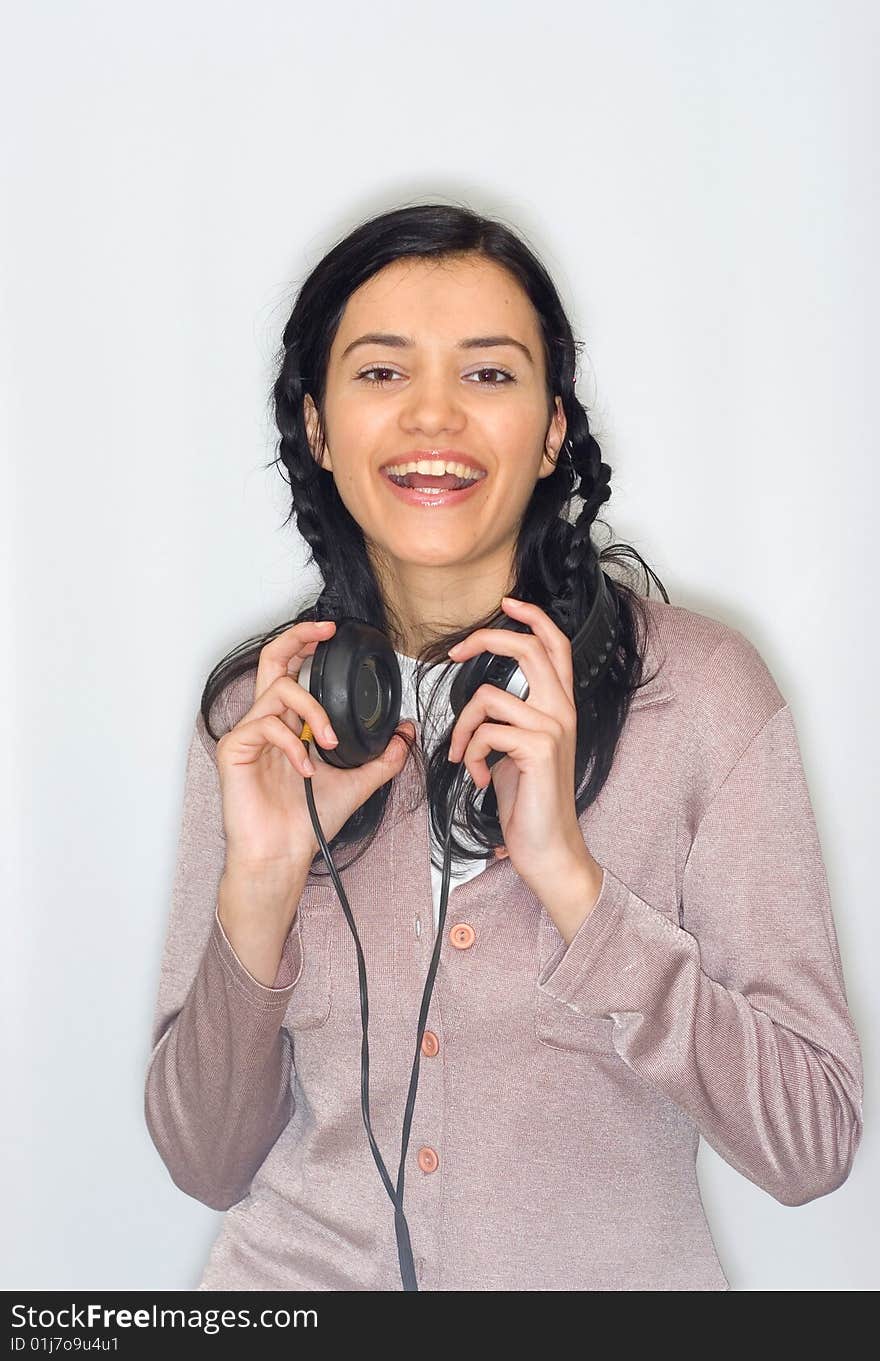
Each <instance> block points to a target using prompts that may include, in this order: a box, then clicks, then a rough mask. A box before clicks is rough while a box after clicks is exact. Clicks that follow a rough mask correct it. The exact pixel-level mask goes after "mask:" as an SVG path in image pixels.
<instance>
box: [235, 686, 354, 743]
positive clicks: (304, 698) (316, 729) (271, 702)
mask: <svg viewBox="0 0 880 1361" xmlns="http://www.w3.org/2000/svg"><path fill="white" fill-rule="evenodd" d="M288 713H291V714H293V717H294V721H295V720H297V719H298V720H299V727H298V728H296V727H292V728H291V731H292V732H295V733H296V734H297V736H300V735H301V734H302V729H303V723H308V725H309V728H310V729H311V733H312V736H313V738H314V740H315V741H316V742H318V743H319V745H320V746H322V747H335V746H336V744H337V741H338V738H337V736H336V734H335V733H334V732H333V727H332V724H331V723H330V719H329V717H328V715H327V711H326V709H325V708H324V707H323V705H321V704H319V703H318V701H317V700H316V699H315V697H314V695H313V694H311V693H310V691H308V690H307V689H306V688H305V686H304V685H300V683H299V681H296V680H294V679H293V677H292V676H277V677H276V678H275V680H273V682H272V684H271V685H270V686H269V688H268V690H266V691H265V692H264V693H263V694H262V695H261V696H260V698H259V699H258V700H257V701H256V702H255V703H254V704H253V705H252V706H251V708H250V709H249V710H248V713H247V714H246V715H245V717H246V718H259V717H261V715H263V714H277V715H278V716H279V717H280V718H281V719H282V720H283V721H284V722H287V717H286V715H287V714H288ZM290 726H291V725H290V724H289V723H288V727H290Z"/></svg>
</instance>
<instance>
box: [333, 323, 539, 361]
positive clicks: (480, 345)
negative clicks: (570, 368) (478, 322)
mask: <svg viewBox="0 0 880 1361" xmlns="http://www.w3.org/2000/svg"><path fill="white" fill-rule="evenodd" d="M414 344H415V341H413V340H410V339H409V338H408V337H407V336H398V335H393V334H391V333H390V332H387V331H368V332H367V333H366V334H365V335H362V336H358V338H357V340H352V341H351V343H350V344H348V345H346V347H345V349H344V350H343V351H342V354H341V355H340V356H339V358H340V360H342V359H345V358H346V356H347V355H349V354H350V353H351V351H352V350H353V349H355V348H356V347H357V346H358V345H390V346H392V347H394V348H395V349H398V350H408V349H412V347H413V345H414ZM499 345H514V346H515V347H516V348H517V349H518V350H522V352H523V354H524V355H525V357H526V359H527V360H528V361H529V363H530V364H531V365H533V366H534V363H535V361H534V359H533V358H532V356H531V352H530V351H529V349H528V346H526V345H524V344H523V343H522V341H521V340H517V339H516V338H515V337H514V336H503V335H498V336H468V337H467V339H466V340H459V341H458V342H457V343H456V349H458V350H491V349H495V348H496V347H497V346H499Z"/></svg>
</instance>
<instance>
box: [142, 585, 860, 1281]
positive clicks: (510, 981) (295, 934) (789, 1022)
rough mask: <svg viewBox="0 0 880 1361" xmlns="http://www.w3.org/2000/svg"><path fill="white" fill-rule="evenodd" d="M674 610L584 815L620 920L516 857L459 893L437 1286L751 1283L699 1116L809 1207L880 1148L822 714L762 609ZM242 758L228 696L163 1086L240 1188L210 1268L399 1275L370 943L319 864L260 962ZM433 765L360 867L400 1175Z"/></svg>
mask: <svg viewBox="0 0 880 1361" xmlns="http://www.w3.org/2000/svg"><path fill="white" fill-rule="evenodd" d="M647 605H648V609H649V611H650V618H651V619H652V620H653V621H654V624H655V625H656V629H654V628H652V629H650V630H649V635H648V642H649V653H648V659H647V666H648V670H647V671H646V674H650V673H651V672H652V671H653V670H654V669H655V666H656V664H657V662H658V661H659V660H660V659H664V665H663V668H662V670H661V672H660V674H659V675H658V677H657V678H656V679H655V680H653V681H652V682H651V683H650V684H649V685H648V686H646V687H645V689H644V690H643V691H642V692H641V693H640V694H639V695H638V696H637V698H636V699H635V700H634V703H633V705H632V709H631V711H630V715H629V717H628V720H627V723H626V726H625V729H624V732H623V734H622V736H621V740H620V743H619V746H618V749H617V754H616V757H615V762H614V766H613V769H612V772H611V775H610V776H609V779H608V781H607V783H606V785H605V788H604V789H603V791H602V793H601V795H600V797H599V799H598V801H597V802H596V803H595V804H594V805H593V806H592V807H591V808H589V809H588V810H587V811H586V813H584V814H583V815H582V817H581V826H582V828H583V833H584V837H585V839H586V843H587V845H588V846H589V848H590V850H591V852H592V854H593V855H594V856H595V858H596V859H597V860H598V861H599V863H600V864H601V865H602V866H603V867H604V879H603V886H602V891H601V894H600V897H599V900H598V903H597V905H596V907H595V909H594V911H593V912H592V913H591V914H590V915H589V916H588V917H587V918H586V920H585V921H584V923H583V925H582V926H581V928H580V930H579V931H578V933H577V934H576V935H575V936H574V938H573V939H572V940H571V941H570V942H569V944H568V946H567V947H566V945H565V942H564V941H563V939H562V937H561V936H560V935H559V933H558V932H557V930H556V927H555V926H554V924H553V921H552V919H551V918H550V917H549V915H548V914H547V912H546V910H545V909H544V908H543V906H542V904H541V902H540V901H539V899H538V898H537V897H535V896H534V895H533V894H532V893H531V892H530V891H529V889H527V888H526V886H525V885H524V884H523V882H522V880H521V879H520V878H519V875H518V874H517V873H516V871H515V870H514V868H513V865H512V864H511V862H510V860H509V859H506V860H498V861H495V862H493V863H490V864H489V866H488V867H487V868H486V869H485V870H484V871H483V872H482V873H480V874H477V875H476V876H475V877H474V878H472V879H470V880H468V881H466V882H465V883H463V884H460V885H459V886H458V887H457V888H455V890H454V891H453V892H452V893H451V895H450V899H449V907H448V911H447V918H446V925H445V934H446V939H445V940H444V942H443V946H442V952H441V956H440V963H439V968H438V972H437V978H436V980H435V985H434V992H433V995H432V998H431V1006H430V1011H429V1014H428V1021H427V1031H426V1035H425V1041H424V1044H423V1053H422V1057H421V1067H420V1076H419V1087H418V1095H417V1099H416V1105H415V1114H414V1120H413V1126H412V1133H411V1137H410V1143H409V1151H408V1154H407V1173H406V1192H405V1210H406V1215H407V1219H408V1222H409V1227H410V1232H411V1236H412V1245H413V1253H414V1257H415V1261H416V1268H417V1274H418V1281H419V1289H421V1290H727V1289H729V1288H730V1287H729V1283H728V1281H727V1278H726V1277H725V1274H724V1270H723V1268H722V1266H721V1263H720V1262H719V1259H718V1256H717V1253H716V1250H715V1246H714V1243H713V1240H712V1236H711V1233H710V1229H709V1226H708V1224H707V1221H706V1218H705V1215H704V1212H703V1206H702V1202H701V1198H700V1191H699V1186H698V1183H697V1178H696V1173H695V1158H696V1153H697V1147H698V1142H699V1138H700V1136H702V1137H703V1138H704V1139H706V1140H707V1142H708V1143H709V1144H710V1145H711V1146H712V1147H713V1148H714V1149H715V1150H716V1151H717V1152H718V1153H719V1154H720V1155H721V1157H723V1158H724V1159H725V1160H726V1161H727V1162H728V1163H729V1164H730V1165H731V1166H732V1167H734V1168H736V1169H737V1171H739V1172H741V1173H742V1175H743V1176H744V1177H747V1178H748V1179H749V1180H750V1181H752V1182H754V1183H755V1184H756V1185H757V1186H760V1187H762V1188H763V1189H764V1190H765V1191H766V1192H767V1193H768V1195H771V1196H773V1197H774V1199H775V1200H777V1201H780V1202H781V1203H782V1204H784V1205H802V1204H804V1203H805V1202H807V1201H810V1200H814V1199H816V1198H817V1197H819V1196H824V1195H828V1193H829V1192H831V1191H834V1190H835V1189H836V1188H837V1187H838V1186H840V1184H841V1183H842V1182H843V1181H845V1180H846V1178H847V1176H848V1175H849V1173H850V1170H851V1168H852V1165H853V1159H854V1157H855V1154H856V1150H857V1148H858V1146H859V1142H860V1139H861V1134H862V1081H863V1075H862V1062H861V1052H860V1045H859V1038H858V1035H857V1032H856V1030H855V1027H854V1024H853V1020H852V1017H851V1015H850V1012H849V1010H848V1005H847V998H846V991H845V985H844V977H843V972H842V969H841V961H840V955H839V951H838V943H837V937H836V933H835V926H834V921H833V917H832V910H831V905H830V901H829V893H828V885H827V879H826V873H825V868H824V865H823V860H822V853H821V849H820V844H819V840H818V836H817V831H816V823H815V819H814V815H813V810H812V806H811V802H810V796H809V793H808V789H807V785H806V782H805V778H804V771H803V766H802V762H801V755H800V751H799V746H798V739H797V736H796V732H795V727H794V722H793V718H792V713H791V710H790V708H789V707H788V704H787V703H786V701H785V699H784V698H783V696H782V695H781V693H780V691H779V689H778V688H777V685H776V683H775V681H774V679H773V677H772V675H771V674H770V672H769V670H768V668H767V666H766V664H765V663H764V661H763V660H762V658H761V656H760V655H759V653H758V652H757V650H756V649H755V647H754V646H753V645H752V644H751V643H750V642H749V641H748V640H747V639H746V637H745V636H744V635H743V634H742V633H740V632H739V631H738V630H736V629H733V628H730V627H728V626H726V625H724V624H721V623H719V622H717V621H715V620H713V619H711V618H708V617H706V616H704V615H701V614H698V613H696V612H694V611H692V610H688V609H685V608H683V607H681V606H675V605H666V604H665V602H663V601H660V600H649V601H648V602H647ZM254 675H255V673H254V672H251V673H250V674H249V675H247V676H245V677H242V678H240V679H239V680H238V681H237V682H235V684H234V685H233V686H232V687H230V688H229V689H228V690H227V692H226V695H225V704H224V705H223V719H222V723H221V726H224V725H225V726H229V725H231V724H232V723H235V722H237V721H238V720H239V718H241V717H242V716H243V714H244V713H245V712H246V711H247V709H248V708H249V707H250V704H251V703H252V698H253V686H254ZM213 753H214V743H213V742H212V741H211V740H210V738H209V737H208V734H207V732H206V730H205V727H204V725H203V723H202V720H201V717H200V716H198V717H197V719H196V723H195V731H194V733H193V737H192V742H191V744H190V749H189V756H188V761H187V767H186V782H185V790H184V799H183V817H182V826H181V831H180V841H179V848H178V858H177V869H176V875H175V879H174V887H173V894H172V900H171V910H170V918H169V921H168V927H167V936H166V942H165V949H164V955H163V958H162V964H161V975H160V979H159V988H158V1001H157V1007H156V1014H155V1023H154V1027H153V1034H152V1045H153V1049H152V1053H151V1055H150V1058H149V1064H148V1067H147V1071H146V1081H145V1117H146V1122H147V1127H148V1129H149V1133H150V1136H151V1138H152V1140H153V1142H154V1144H155V1146H156V1148H157V1150H158V1152H159V1155H160V1157H161V1158H162V1160H163V1162H164V1163H165V1165H166V1167H167V1168H168V1171H169V1173H170V1175H171V1178H172V1180H173V1181H174V1183H175V1184H176V1185H177V1186H179V1187H180V1189H181V1190H182V1191H184V1192H185V1193H186V1194H187V1195H190V1196H193V1197H195V1198H196V1199H197V1200H199V1201H201V1202H203V1203H204V1204H205V1205H210V1206H212V1207H214V1208H215V1209H218V1210H225V1211H227V1213H226V1214H225V1216H224V1218H223V1220H222V1223H221V1226H220V1230H219V1233H218V1235H217V1237H216V1240H215V1242H214V1245H213V1248H212V1250H211V1253H210V1256H209V1259H208V1261H207V1264H206V1265H205V1267H204V1271H203V1274H202V1279H201V1282H200V1284H199V1287H198V1288H199V1289H200V1290H284V1289H301V1290H400V1289H401V1288H402V1287H401V1281H400V1272H399V1267H398V1261H397V1251H396V1243H395V1235H394V1225H393V1211H392V1206H391V1203H390V1201H389V1199H388V1196H387V1193H386V1191H385V1188H384V1187H383V1185H382V1183H381V1181H380V1178H379V1174H378V1171H377V1169H376V1165H375V1163H374V1161H373V1159H372V1156H371V1153H370V1150H369V1145H368V1141H367V1135H366V1131H365V1129H364V1126H363V1121H362V1116H361V1104H360V1048H361V1022H360V1004H359V993H358V981H357V966H356V957H355V949H354V942H353V940H352V937H351V934H350V931H349V929H348V926H347V924H346V922H345V919H344V917H343V914H342V909H341V907H340V905H339V901H338V899H337V897H336V892H335V889H334V888H333V886H332V884H331V883H330V882H329V881H327V880H324V881H321V882H317V881H315V882H312V880H311V879H310V881H309V883H308V884H307V885H306V888H305V892H304V894H303V898H302V900H301V902H300V906H299V910H298V912H297V915H296V919H295V921H294V925H293V927H292V929H291V931H290V934H289V936H288V939H287V942H286V945H285V952H284V956H283V958H282V961H281V965H280V968H279V972H278V975H277V977H276V979H275V986H274V987H271V988H270V987H266V986H264V985H263V984H261V983H259V982H257V981H256V979H254V978H253V977H252V976H251V975H250V974H249V973H248V971H247V969H245V967H244V966H243V965H242V963H241V961H240V960H239V959H238V957H237V956H236V954H235V952H234V951H233V949H232V947H231V946H230V944H229V941H228V940H227V938H226V936H225V935H224V932H223V929H222V927H221V925H220V922H219V919H218V917H217V915H216V899H217V889H218V884H219V880H220V877H221V874H222V872H223V864H224V837H223V825H222V814H221V801H220V794H219V785H218V777H217V768H216V764H215V760H214V754H213ZM414 775H415V771H414V766H413V763H412V762H410V763H409V764H408V766H407V767H405V768H404V771H403V772H402V773H401V775H400V776H398V777H397V778H396V779H395V781H394V784H393V786H392V796H391V803H390V807H389V811H388V814H387V819H386V822H385V824H384V825H383V827H382V829H381V830H380V833H379V835H378V837H377V839H376V840H375V841H374V843H373V845H372V847H371V848H370V850H369V851H368V852H367V853H366V855H365V856H364V857H363V859H362V860H360V861H359V862H358V863H357V864H356V865H355V866H353V867H352V868H351V869H350V870H347V871H345V872H344V874H343V881H344V883H345V886H346V891H347V893H348V898H349V901H350V903H351V909H352V912H353V914H354V918H355V921H356V922H357V924H358V931H359V935H360V939H361V944H362V947H363V950H364V955H365V959H366V967H367V978H368V985H369V1002H370V1030H369V1035H370V1111H371V1120H372V1125H373V1132H374V1135H375V1137H376V1140H377V1142H378V1144H379V1147H380V1149H381V1151H382V1155H383V1157H384V1160H385V1163H386V1165H387V1166H388V1168H389V1170H390V1173H391V1176H392V1179H396V1176H397V1165H398V1161H399V1158H400V1146H401V1128H402V1121H403V1111H404V1106H405V1102H406V1093H407V1086H408V1082H409V1076H410V1069H411V1065H412V1060H413V1052H414V1041H415V1035H416V1028H417V1017H418V1009H419V1004H420V1001H421V996H422V989H423V986H424V981H425V977H426V974H427V970H428V963H429V960H430V956H431V951H432V949H433V944H434V938H435V937H434V917H433V911H432V896H431V879H430V867H429V858H428V824H427V810H426V806H425V805H424V804H422V805H421V807H419V808H416V809H412V808H410V807H409V806H408V800H409V799H411V798H412V797H413V796H414V795H416V794H417V792H418V791H417V789H416V786H415V784H414ZM461 923H466V924H467V926H468V927H470V928H471V930H470V931H464V932H461V931H459V932H457V933H456V934H455V935H453V934H452V933H453V930H454V928H455V927H456V926H457V925H460V924H461ZM456 942H457V943H456Z"/></svg>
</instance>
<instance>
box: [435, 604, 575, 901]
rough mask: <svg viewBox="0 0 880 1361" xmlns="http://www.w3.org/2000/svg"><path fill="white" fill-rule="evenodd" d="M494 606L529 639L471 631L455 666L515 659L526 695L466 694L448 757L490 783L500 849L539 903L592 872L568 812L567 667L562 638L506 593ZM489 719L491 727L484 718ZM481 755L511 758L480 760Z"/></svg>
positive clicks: (534, 608)
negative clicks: (486, 658)
mask: <svg viewBox="0 0 880 1361" xmlns="http://www.w3.org/2000/svg"><path fill="white" fill-rule="evenodd" d="M501 607H502V609H504V610H505V611H507V612H508V613H509V614H510V615H511V616H512V617H513V618H515V619H517V620H521V621H522V622H523V623H525V624H528V626H529V628H530V629H531V630H532V632H531V633H518V632H514V630H512V629H498V628H491V629H490V628H484V629H477V630H476V632H474V633H472V634H471V635H470V636H469V637H468V638H466V639H465V641H464V642H463V643H459V644H458V646H457V647H456V648H453V649H452V650H451V652H450V653H449V655H450V657H451V658H452V660H453V661H455V662H463V661H466V660H467V659H468V658H469V657H473V656H476V655H477V654H478V653H480V652H494V653H496V654H498V655H500V656H503V657H515V658H516V660H517V662H518V663H519V666H520V669H521V670H522V672H523V675H524V676H525V678H526V680H527V681H528V686H529V693H528V698H527V699H524V700H522V699H518V698H517V697H516V696H515V695H511V694H508V693H507V691H505V690H501V689H499V688H498V686H497V685H492V684H490V683H488V682H487V683H486V684H484V685H481V686H480V687H479V689H478V690H476V691H475V692H474V694H473V695H472V696H471V698H470V700H469V701H468V702H467V704H466V705H465V706H464V708H463V709H462V711H461V713H460V714H459V716H458V718H457V720H456V722H455V726H454V728H453V730H452V737H451V740H450V746H449V759H450V760H451V761H458V760H459V759H461V758H462V756H463V759H464V763H465V766H466V767H467V769H468V771H469V772H470V774H471V777H472V779H473V780H474V783H475V784H476V785H477V786H478V788H480V789H485V788H486V786H487V785H488V783H489V780H490V779H491V780H492V782H493V785H494V787H495V796H496V801H497V804H498V820H499V822H500V824H501V830H502V832H503V834H504V844H505V847H506V849H507V853H508V854H509V856H510V859H511V861H512V862H513V866H514V868H515V870H516V871H517V873H518V874H519V876H520V878H521V879H522V880H523V881H524V882H525V883H526V884H528V886H529V888H530V889H531V890H532V892H533V893H535V895H536V896H537V897H538V898H539V899H541V900H542V901H544V900H546V898H547V895H548V894H549V895H550V896H551V897H552V895H553V891H554V886H559V887H560V888H561V887H562V886H564V885H565V884H566V883H567V882H569V883H570V882H571V881H572V880H571V876H574V877H575V879H577V878H578V877H580V878H583V876H584V874H585V872H586V873H587V875H588V876H590V875H591V876H593V878H595V877H596V876H600V875H601V867H600V866H599V865H598V863H597V862H596V860H594V858H593V856H592V855H591V854H590V852H589V850H588V849H587V846H586V843H585V841H584V837H583V832H582V831H581V828H580V824H579V823H578V819H577V810H576V808H575V790H574V773H575V744H576V740H577V710H576V708H575V704H574V698H573V692H574V666H573V662H572V655H571V640H570V639H569V638H568V637H566V635H565V634H564V633H563V632H562V630H561V629H560V628H558V627H557V625H556V624H554V622H553V620H552V619H550V618H549V616H548V615H547V614H545V612H544V611H543V610H542V609H541V608H540V606H538V605H533V604H530V603H528V602H526V601H524V600H516V599H513V598H512V597H507V596H505V598H504V599H503V600H502V602H501ZM487 718H488V719H490V720H491V719H497V720H499V721H498V722H497V723H493V722H491V721H490V722H488V723H487V722H484V719H487ZM490 751H503V752H504V753H505V754H506V755H507V756H509V757H510V758H511V759H510V760H509V761H508V760H502V761H498V762H496V763H495V764H494V765H493V766H492V767H491V769H490V768H489V766H487V764H486V760H485V758H486V756H487V755H488V753H489V752H490Z"/></svg>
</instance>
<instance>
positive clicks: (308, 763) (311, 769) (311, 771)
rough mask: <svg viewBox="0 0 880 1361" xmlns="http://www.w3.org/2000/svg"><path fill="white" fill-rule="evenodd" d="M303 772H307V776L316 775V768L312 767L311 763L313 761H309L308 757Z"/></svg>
mask: <svg viewBox="0 0 880 1361" xmlns="http://www.w3.org/2000/svg"><path fill="white" fill-rule="evenodd" d="M303 770H304V771H305V773H306V774H307V775H314V773H315V767H314V766H313V765H312V763H311V761H310V760H309V758H308V756H307V757H306V759H305V760H304V761H303Z"/></svg>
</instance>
